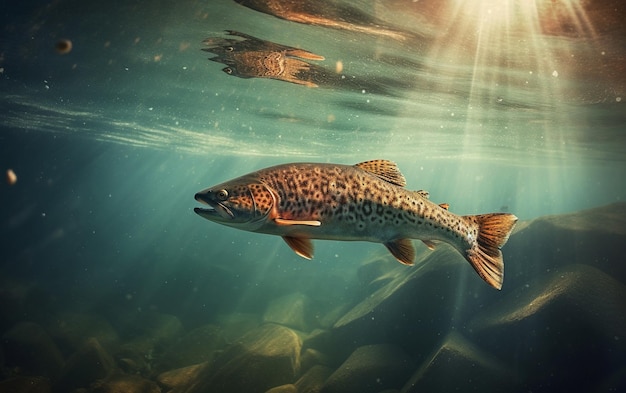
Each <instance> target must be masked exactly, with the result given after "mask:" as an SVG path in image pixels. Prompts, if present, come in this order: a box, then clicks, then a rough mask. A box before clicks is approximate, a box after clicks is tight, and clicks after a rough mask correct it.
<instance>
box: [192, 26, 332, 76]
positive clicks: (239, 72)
mask: <svg viewBox="0 0 626 393" xmlns="http://www.w3.org/2000/svg"><path fill="white" fill-rule="evenodd" d="M227 33H228V34H229V35H230V36H233V37H239V38H219V37H212V38H207V39H206V40H204V41H203V42H204V44H205V45H207V47H206V48H203V49H202V50H203V51H206V52H211V53H214V54H216V55H217V57H213V58H210V59H209V60H212V61H215V62H219V63H222V64H225V65H227V66H228V67H226V68H224V69H223V71H224V72H226V73H227V74H229V75H234V76H237V77H239V78H270V79H278V80H282V81H285V82H291V83H296V84H299V85H304V86H308V87H317V86H318V84H317V83H315V82H314V81H312V78H311V64H309V63H307V62H305V61H303V60H302V59H308V60H324V56H320V55H316V54H315V53H312V52H308V51H305V50H302V49H298V48H293V47H290V46H285V45H280V44H276V43H273V42H269V41H263V40H260V39H258V38H255V37H252V36H250V35H247V34H244V33H240V32H237V31H233V30H228V31H227Z"/></svg>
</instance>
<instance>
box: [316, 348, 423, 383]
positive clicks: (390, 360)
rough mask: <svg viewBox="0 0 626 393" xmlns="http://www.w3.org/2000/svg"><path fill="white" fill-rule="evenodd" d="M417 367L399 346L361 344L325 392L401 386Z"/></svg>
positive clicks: (329, 380)
mask: <svg viewBox="0 0 626 393" xmlns="http://www.w3.org/2000/svg"><path fill="white" fill-rule="evenodd" d="M414 368H415V365H414V363H413V361H412V359H411V358H410V357H409V356H408V355H407V354H406V353H405V352H404V351H402V350H401V349H400V348H399V347H396V346H394V345H389V344H378V345H367V346H363V347H359V348H357V349H356V351H354V352H353V353H352V355H350V357H349V358H348V359H347V360H346V361H345V362H344V363H343V364H342V365H341V366H340V367H339V368H338V369H337V370H336V371H335V372H334V373H332V375H331V376H330V377H329V378H328V380H327V381H326V383H325V384H324V386H323V387H322V389H321V390H320V392H322V393H377V392H379V391H381V390H384V389H388V388H399V387H401V386H402V385H404V383H405V382H406V380H407V378H408V377H409V375H410V374H411V372H412V371H413V369H414Z"/></svg>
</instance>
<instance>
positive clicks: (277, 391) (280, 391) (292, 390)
mask: <svg viewBox="0 0 626 393" xmlns="http://www.w3.org/2000/svg"><path fill="white" fill-rule="evenodd" d="M265 393H300V392H298V388H297V387H295V385H292V384H287V385H281V386H276V387H275V388H271V389H269V390H267V391H266V392H265Z"/></svg>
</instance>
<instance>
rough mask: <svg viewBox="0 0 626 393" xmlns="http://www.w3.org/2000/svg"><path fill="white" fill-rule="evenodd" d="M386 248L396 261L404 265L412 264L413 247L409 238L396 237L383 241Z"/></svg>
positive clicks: (413, 256) (413, 257)
mask: <svg viewBox="0 0 626 393" xmlns="http://www.w3.org/2000/svg"><path fill="white" fill-rule="evenodd" d="M385 247H387V250H389V252H390V253H391V255H393V256H394V257H395V258H396V259H397V260H398V262H400V263H403V264H405V265H413V261H414V260H415V248H413V243H412V242H411V239H398V240H394V241H392V242H388V243H385Z"/></svg>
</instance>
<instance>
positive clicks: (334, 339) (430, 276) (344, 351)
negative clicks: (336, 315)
mask: <svg viewBox="0 0 626 393" xmlns="http://www.w3.org/2000/svg"><path fill="white" fill-rule="evenodd" d="M388 262H389V263H390V264H392V266H394V268H393V270H392V271H391V272H389V273H387V274H386V275H385V277H387V279H388V280H387V279H386V280H387V281H388V282H387V284H384V285H383V286H382V287H381V288H380V289H377V290H375V292H373V293H371V294H369V295H368V296H366V297H364V298H363V300H362V301H361V302H360V303H358V304H357V305H356V306H354V307H353V308H352V309H351V310H349V311H348V312H347V313H346V314H345V315H344V316H343V317H341V318H340V319H339V320H338V321H337V322H336V323H335V325H334V326H333V328H332V329H331V330H329V331H327V332H325V333H324V332H321V333H318V334H315V335H311V336H310V337H308V338H307V339H306V340H305V342H304V346H305V348H314V349H317V350H320V351H322V352H324V353H326V354H328V355H329V356H330V357H332V358H335V359H341V360H343V359H345V358H346V357H347V356H349V355H350V353H352V352H353V351H354V349H355V348H357V347H359V346H363V345H367V344H371V343H381V342H386V343H390V344H395V345H398V346H401V347H402V348H406V349H407V351H409V352H414V353H423V354H427V353H429V352H432V351H433V350H435V345H436V342H434V340H433V339H432V337H436V336H437V335H439V334H440V332H441V329H442V328H445V327H447V326H449V325H450V324H451V323H452V324H455V323H459V324H460V323H462V321H463V320H464V319H465V318H466V316H467V315H470V314H471V313H472V312H473V310H475V309H476V308H477V307H478V306H477V304H478V303H479V302H481V301H483V299H482V298H481V296H480V294H482V293H485V292H486V291H493V289H492V288H490V287H489V286H488V285H486V284H485V283H484V282H483V281H482V280H481V279H480V278H479V277H477V276H476V273H475V272H474V270H473V269H472V268H471V267H470V266H469V264H468V263H467V262H466V261H465V260H464V259H463V257H462V256H460V255H459V253H458V252H456V251H455V250H453V249H452V248H451V247H449V246H446V245H444V244H441V245H439V246H438V249H437V250H436V251H434V252H431V251H429V250H424V251H423V252H422V253H421V254H420V255H418V258H417V262H416V264H415V266H405V265H401V264H399V263H397V262H395V261H394V260H392V258H389V261H388ZM460 288H462V291H463V292H461V293H459V290H460ZM416 332H419V334H416ZM424 356H425V355H424Z"/></svg>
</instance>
